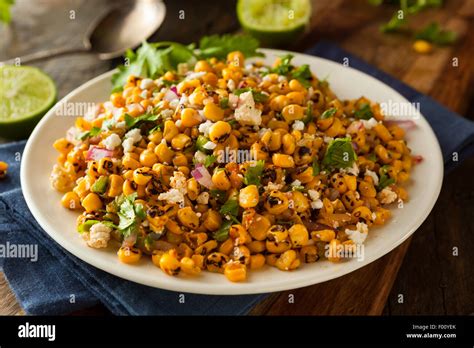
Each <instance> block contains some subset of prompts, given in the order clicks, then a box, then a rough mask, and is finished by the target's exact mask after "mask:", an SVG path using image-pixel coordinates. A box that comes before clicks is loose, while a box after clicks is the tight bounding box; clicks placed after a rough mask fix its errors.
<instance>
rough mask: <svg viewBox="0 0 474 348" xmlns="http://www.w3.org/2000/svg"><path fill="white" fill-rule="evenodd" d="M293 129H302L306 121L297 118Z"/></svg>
mask: <svg viewBox="0 0 474 348" xmlns="http://www.w3.org/2000/svg"><path fill="white" fill-rule="evenodd" d="M292 128H293V130H297V131H302V130H303V129H304V122H303V121H300V120H296V121H295V122H294V123H293V126H292Z"/></svg>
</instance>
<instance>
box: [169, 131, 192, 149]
mask: <svg viewBox="0 0 474 348" xmlns="http://www.w3.org/2000/svg"><path fill="white" fill-rule="evenodd" d="M190 144H191V138H190V137H189V136H188V135H186V134H183V133H181V134H178V135H176V136H175V137H174V138H173V139H172V140H171V146H172V147H173V149H175V150H179V151H181V150H184V149H185V148H186V147H188V146H189V145H190Z"/></svg>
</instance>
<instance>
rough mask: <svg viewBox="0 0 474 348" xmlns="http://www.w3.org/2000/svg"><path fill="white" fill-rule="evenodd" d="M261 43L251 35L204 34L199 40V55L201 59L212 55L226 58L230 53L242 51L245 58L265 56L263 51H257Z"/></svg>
mask: <svg viewBox="0 0 474 348" xmlns="http://www.w3.org/2000/svg"><path fill="white" fill-rule="evenodd" d="M259 45H260V43H259V42H258V40H257V39H254V38H253V37H251V36H249V35H232V34H225V35H222V36H219V35H211V36H204V37H203V38H202V39H201V40H200V41H199V52H198V54H197V55H198V57H199V59H205V58H211V57H216V58H218V59H225V58H226V57H227V54H228V53H230V52H232V51H240V52H242V53H243V55H244V56H245V58H249V57H263V56H264V55H263V53H261V52H258V51H257V49H258V47H259Z"/></svg>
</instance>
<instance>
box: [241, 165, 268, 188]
mask: <svg viewBox="0 0 474 348" xmlns="http://www.w3.org/2000/svg"><path fill="white" fill-rule="evenodd" d="M264 166H265V161H264V160H259V161H257V163H256V164H255V165H254V166H252V164H251V165H250V166H249V167H248V168H247V172H246V173H245V175H244V184H245V185H257V186H258V185H260V177H261V176H262V173H263V168H264Z"/></svg>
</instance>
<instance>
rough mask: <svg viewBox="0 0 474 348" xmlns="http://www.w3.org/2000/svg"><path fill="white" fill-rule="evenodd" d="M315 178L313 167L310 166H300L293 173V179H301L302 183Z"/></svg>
mask: <svg viewBox="0 0 474 348" xmlns="http://www.w3.org/2000/svg"><path fill="white" fill-rule="evenodd" d="M313 178H314V176H313V168H312V167H310V166H301V167H298V168H296V170H295V173H294V174H293V179H295V180H299V181H300V182H301V183H302V184H307V183H309V182H311V181H312V180H313Z"/></svg>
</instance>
